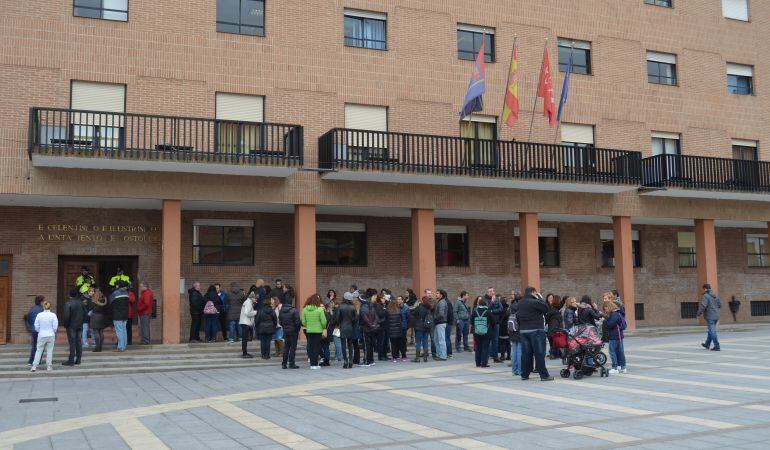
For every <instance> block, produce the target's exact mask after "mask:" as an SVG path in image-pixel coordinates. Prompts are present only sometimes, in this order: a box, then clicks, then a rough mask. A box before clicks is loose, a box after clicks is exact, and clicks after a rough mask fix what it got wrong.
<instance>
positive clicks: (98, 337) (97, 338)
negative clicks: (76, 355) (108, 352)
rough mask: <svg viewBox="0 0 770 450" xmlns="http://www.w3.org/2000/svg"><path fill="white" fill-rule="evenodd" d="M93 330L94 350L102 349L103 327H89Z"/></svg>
mask: <svg viewBox="0 0 770 450" xmlns="http://www.w3.org/2000/svg"><path fill="white" fill-rule="evenodd" d="M91 330H93V332H94V351H95V352H100V351H102V346H103V345H104V328H91Z"/></svg>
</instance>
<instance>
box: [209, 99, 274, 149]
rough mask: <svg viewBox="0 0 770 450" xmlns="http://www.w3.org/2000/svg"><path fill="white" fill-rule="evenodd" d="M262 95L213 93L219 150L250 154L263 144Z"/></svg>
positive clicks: (261, 147)
mask: <svg viewBox="0 0 770 450" xmlns="http://www.w3.org/2000/svg"><path fill="white" fill-rule="evenodd" d="M264 101H265V100H264V97H262V96H259V95H246V94H230V93H224V92H218V93H217V95H216V118H217V122H218V125H217V143H218V148H219V151H220V152H223V153H229V154H253V153H255V152H258V151H261V150H262V149H264V148H265V146H264V140H265V139H264V129H263V127H262V126H261V125H259V122H262V121H263V119H264Z"/></svg>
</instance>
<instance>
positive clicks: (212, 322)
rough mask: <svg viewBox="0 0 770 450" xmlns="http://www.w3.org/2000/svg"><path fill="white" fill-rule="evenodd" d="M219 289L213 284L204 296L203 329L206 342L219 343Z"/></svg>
mask: <svg viewBox="0 0 770 450" xmlns="http://www.w3.org/2000/svg"><path fill="white" fill-rule="evenodd" d="M218 298H219V295H217V289H216V288H215V287H214V285H213V284H212V285H211V286H209V288H208V290H207V291H206V295H204V296H203V301H204V302H205V303H204V304H203V329H204V334H205V335H206V342H216V341H217V324H218V323H219V311H218V310H217V307H216V302H217V299H218Z"/></svg>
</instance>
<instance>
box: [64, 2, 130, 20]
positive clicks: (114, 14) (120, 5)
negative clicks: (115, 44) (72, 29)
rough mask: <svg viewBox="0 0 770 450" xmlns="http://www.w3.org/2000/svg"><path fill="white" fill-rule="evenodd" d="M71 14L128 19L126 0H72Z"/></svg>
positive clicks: (107, 18) (106, 18)
mask: <svg viewBox="0 0 770 450" xmlns="http://www.w3.org/2000/svg"><path fill="white" fill-rule="evenodd" d="M72 14H73V15H75V16H78V17H91V18H94V19H105V20H118V21H121V22H125V21H127V20H128V0H74V2H73V3H72Z"/></svg>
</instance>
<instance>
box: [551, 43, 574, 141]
mask: <svg viewBox="0 0 770 450" xmlns="http://www.w3.org/2000/svg"><path fill="white" fill-rule="evenodd" d="M557 48H558V47H557ZM574 49H575V41H572V45H571V46H570V48H569V59H570V61H572V51H573V50H574ZM567 70H568V71H567V72H566V73H565V75H564V76H565V77H568V76H570V73H571V72H572V66H571V65H569V66H568V67H567ZM561 89H562V91H563V90H564V84H563V83H562V87H561ZM562 95H564V92H562ZM564 106H565V107H566V106H567V101H566V100H565V101H564ZM562 111H563V110H562ZM560 129H561V117H559V120H558V121H557V124H556V133H555V134H554V135H553V143H554V144H556V140H557V139H558V138H559V130H560Z"/></svg>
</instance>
